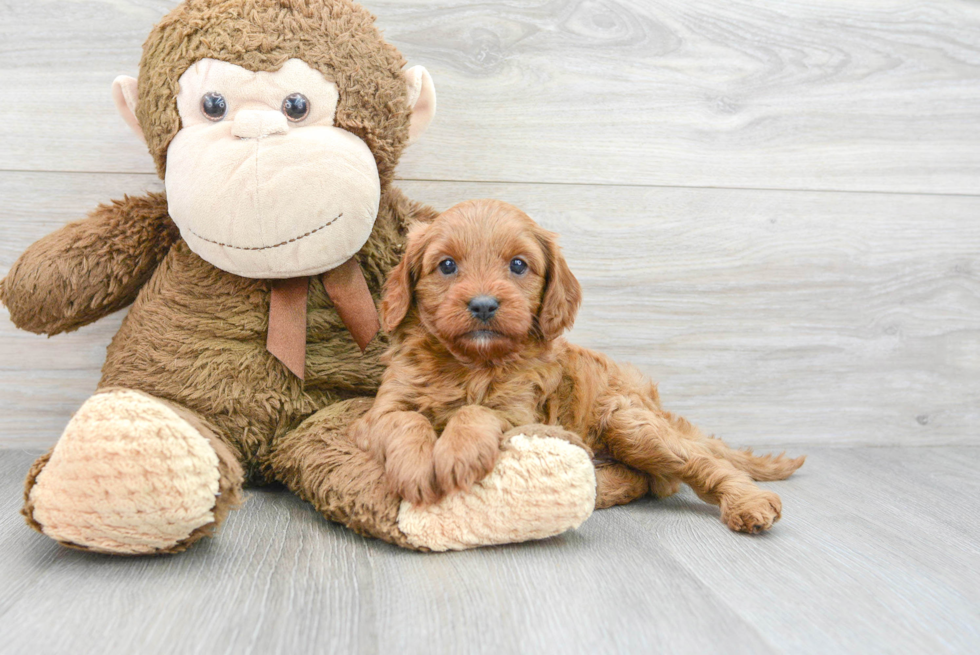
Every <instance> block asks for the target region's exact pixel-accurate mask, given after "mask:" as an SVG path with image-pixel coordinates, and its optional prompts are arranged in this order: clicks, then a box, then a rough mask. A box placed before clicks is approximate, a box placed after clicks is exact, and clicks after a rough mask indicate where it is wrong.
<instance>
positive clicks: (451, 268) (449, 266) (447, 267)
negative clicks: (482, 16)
mask: <svg viewBox="0 0 980 655" xmlns="http://www.w3.org/2000/svg"><path fill="white" fill-rule="evenodd" d="M439 272H440V273H442V274H443V275H452V274H453V273H455V272H456V262H455V261H453V258H452V257H446V258H445V259H443V260H442V261H441V262H439Z"/></svg>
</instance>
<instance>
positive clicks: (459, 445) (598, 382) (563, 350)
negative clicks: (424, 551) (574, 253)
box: [352, 200, 804, 532]
mask: <svg viewBox="0 0 980 655" xmlns="http://www.w3.org/2000/svg"><path fill="white" fill-rule="evenodd" d="M580 303H581V288H580V286H579V284H578V281H577V280H576V279H575V277H574V276H573V275H572V272H571V271H570V270H569V268H568V265H567V264H566V263H565V260H564V259H563V258H562V256H561V252H560V251H559V249H558V246H557V244H556V237H555V235H554V234H552V233H551V232H548V231H546V230H544V229H542V228H541V227H539V226H538V225H537V224H536V223H534V221H532V220H531V219H530V218H529V217H528V216H527V215H526V214H524V213H523V212H522V211H520V210H519V209H517V208H516V207H513V206H511V205H508V204H506V203H503V202H499V201H493V200H477V201H469V202H464V203H461V204H459V205H456V206H455V207H452V208H451V209H449V210H448V211H446V212H445V213H443V214H441V215H440V216H439V217H438V218H436V220H435V221H434V222H432V223H431V224H427V225H418V226H416V227H415V228H414V229H412V230H411V232H410V234H409V237H408V244H407V247H406V253H405V256H404V258H403V259H402V261H401V262H400V263H399V264H398V266H396V267H395V269H394V270H393V271H392V273H391V275H390V277H389V279H388V281H387V283H386V285H385V291H384V297H383V300H382V306H381V312H382V319H383V323H384V327H385V329H386V331H387V332H389V334H390V335H391V347H390V349H389V350H388V352H387V354H386V356H385V357H386V363H387V365H388V368H387V370H386V372H385V374H384V378H383V382H382V384H381V388H380V390H379V391H378V396H377V399H376V400H375V403H374V406H373V408H372V409H371V410H370V411H369V412H368V413H367V414H365V415H364V416H363V417H362V419H360V420H359V421H358V422H357V423H356V424H355V425H354V426H353V427H352V436H353V438H354V439H355V441H356V443H357V444H358V445H359V446H360V447H361V448H363V449H365V450H367V451H368V452H370V453H373V454H374V456H375V457H377V458H378V460H379V461H382V462H384V465H385V470H386V474H387V476H388V479H389V482H390V484H391V487H392V489H393V490H394V491H396V492H397V493H399V494H400V495H401V496H402V497H403V498H404V499H406V500H408V501H410V502H414V503H431V502H434V501H436V500H438V499H439V498H440V497H441V496H442V495H444V494H447V493H450V492H453V491H455V490H459V489H467V488H469V487H470V486H471V485H472V484H474V483H475V482H477V481H479V480H481V479H482V478H483V477H484V476H485V475H487V473H489V472H490V471H491V470H492V469H493V466H494V463H495V462H496V459H497V455H498V453H499V452H500V448H501V445H502V443H504V442H505V440H506V438H507V437H508V432H509V431H512V430H514V429H515V428H518V426H524V431H526V432H528V433H531V431H530V430H528V429H527V426H528V425H531V424H543V425H541V426H535V428H539V429H537V433H538V434H541V433H542V432H544V433H547V434H549V435H550V436H561V437H563V438H566V439H568V440H570V441H572V442H574V443H578V444H579V445H583V446H584V447H586V449H587V450H590V452H593V453H595V454H596V457H597V462H598V463H597V469H596V476H597V482H598V492H597V499H596V506H597V507H599V508H601V507H609V506H612V505H617V504H622V503H627V502H629V501H631V500H634V499H636V498H638V497H640V496H642V495H644V494H647V493H651V492H652V493H653V494H655V495H657V496H668V495H670V494H673V493H675V492H676V491H677V489H678V487H679V485H680V483H681V482H683V483H686V484H688V485H690V486H691V487H692V488H693V489H694V491H695V492H697V494H698V496H700V497H701V498H702V499H703V500H705V501H707V502H709V503H712V504H715V505H718V506H720V508H721V518H722V520H723V521H724V522H725V523H727V524H728V526H729V527H730V528H731V529H732V530H738V531H743V532H759V531H762V530H767V529H769V528H770V527H771V526H772V524H773V523H774V522H776V521H777V520H779V517H780V512H781V503H780V499H779V496H777V495H776V494H774V493H772V492H771V491H765V490H763V489H760V488H759V487H758V486H756V485H755V484H754V483H753V479H754V480H781V479H784V478H786V477H788V476H789V475H791V474H792V473H793V472H794V471H795V470H796V469H798V468H799V467H800V466H801V465H802V464H803V460H804V458H803V457H800V458H797V459H788V458H785V457H783V456H782V455H780V456H778V457H772V456H765V457H758V456H755V455H753V454H752V453H751V451H737V450H733V449H731V448H729V447H728V446H726V445H725V444H724V443H723V442H722V441H720V440H718V439H713V438H709V437H705V436H704V435H702V434H701V432H699V431H698V429H697V428H696V427H694V426H693V425H691V424H690V423H688V422H687V421H686V420H684V419H683V418H681V417H679V416H675V415H673V414H671V413H670V412H667V411H664V410H663V409H661V407H660V400H659V397H658V394H657V388H656V386H655V385H654V384H653V383H651V382H650V381H649V380H647V379H645V378H644V377H643V375H642V374H640V372H639V371H638V370H636V369H635V368H633V367H632V366H627V365H621V364H617V363H615V362H613V361H611V360H610V359H608V358H607V357H605V356H603V355H601V354H599V353H596V352H593V351H590V350H586V349H584V348H580V347H578V346H575V345H573V344H570V343H568V342H566V341H565V340H564V339H563V338H562V337H561V334H562V333H563V332H564V331H565V330H566V329H568V328H570V327H571V325H572V322H573V321H574V319H575V315H576V313H577V311H578V307H579V304H580ZM579 435H581V436H579ZM583 440H584V443H583Z"/></svg>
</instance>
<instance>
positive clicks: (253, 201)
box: [0, 0, 595, 554]
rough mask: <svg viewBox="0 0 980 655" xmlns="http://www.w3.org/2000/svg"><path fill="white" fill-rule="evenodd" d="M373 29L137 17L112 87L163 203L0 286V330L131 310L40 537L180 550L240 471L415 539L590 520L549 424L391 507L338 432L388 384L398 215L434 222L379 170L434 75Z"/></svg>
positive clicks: (212, 1) (275, 6) (87, 236)
mask: <svg viewBox="0 0 980 655" xmlns="http://www.w3.org/2000/svg"><path fill="white" fill-rule="evenodd" d="M373 22H374V17H373V16H372V15H371V14H370V13H368V12H367V11H366V10H364V9H363V8H361V7H360V6H358V5H356V4H354V3H352V2H350V1H349V0H188V1H187V2H185V3H184V4H181V5H180V6H178V7H177V8H176V9H174V10H173V11H172V12H171V13H170V14H169V15H167V16H166V17H165V18H164V19H163V20H162V21H161V22H160V23H159V24H158V25H157V26H156V27H155V28H154V29H153V31H152V32H151V34H150V36H149V38H148V39H147V41H146V44H145V46H144V50H143V57H142V60H141V63H140V72H139V80H138V81H137V80H135V79H132V78H125V77H121V78H118V79H117V80H116V81H115V83H114V86H113V97H114V99H115V102H116V105H117V107H118V108H119V110H120V111H121V113H122V115H123V117H124V118H125V119H126V121H127V122H128V124H129V125H130V126H131V127H132V128H133V130H134V131H135V132H136V134H137V135H138V136H140V137H141V138H142V139H144V141H145V142H146V144H147V146H148V148H149V151H150V154H151V155H152V156H153V159H154V161H155V162H156V166H157V170H158V173H159V175H160V177H161V178H163V179H164V182H165V187H166V193H165V194H163V193H149V194H147V195H144V196H141V197H126V198H124V199H123V200H121V201H114V202H112V203H111V204H107V205H102V206H100V207H99V208H97V209H96V210H95V211H94V212H93V213H92V214H91V215H90V216H89V217H88V218H87V219H86V220H83V221H80V222H77V223H73V224H70V225H67V226H66V227H64V228H62V229H61V230H59V231H57V232H55V233H53V234H51V235H49V236H47V237H45V238H44V239H41V240H40V241H38V242H37V243H35V244H34V245H32V246H31V247H30V248H28V250H27V251H26V252H25V253H24V254H23V255H22V256H21V257H20V259H18V260H17V262H16V263H15V264H14V265H13V266H12V267H11V269H10V272H9V274H8V275H7V277H6V279H4V280H3V281H2V282H0V299H2V301H3V303H4V304H5V305H6V306H7V307H8V308H9V311H10V317H11V319H12V320H13V321H14V323H16V324H17V325H18V326H19V327H21V328H24V329H27V330H31V331H33V332H38V333H43V334H49V335H53V334H57V333H59V332H65V331H70V330H74V329H76V328H78V327H80V326H82V325H85V324H87V323H90V322H92V321H95V320H97V319H98V318H100V317H102V316H105V315H107V314H109V313H110V312H113V311H116V310H118V309H120V308H123V307H125V306H127V305H129V304H131V303H132V308H131V309H130V311H129V314H128V315H127V317H126V319H125V321H124V322H123V325H122V327H121V329H120V330H119V333H118V334H117V335H116V336H115V338H114V339H113V340H112V343H111V345H110V346H109V348H108V353H107V358H106V362H105V365H104V367H103V371H102V373H103V374H102V379H101V381H100V382H99V386H98V391H97V393H96V395H94V396H93V397H92V398H90V399H89V400H88V401H86V402H85V403H84V404H83V405H82V406H81V408H79V410H78V412H77V413H76V414H75V415H74V416H73V418H72V419H71V421H70V422H69V423H68V425H67V427H66V428H65V432H64V434H63V435H62V437H61V438H60V440H59V441H58V443H57V445H55V447H54V448H53V449H52V450H51V451H50V452H49V453H47V454H46V455H44V456H42V457H41V458H40V459H38V460H37V462H36V463H35V464H34V466H33V467H32V468H31V471H30V473H29V475H28V479H27V483H26V488H25V504H24V509H23V513H24V515H25V517H26V518H27V521H28V523H29V524H30V525H31V526H33V527H34V528H35V529H37V530H39V531H40V532H42V533H44V534H45V535H47V536H49V537H51V538H52V539H55V540H57V541H59V542H60V543H62V544H65V545H67V546H72V547H78V548H85V549H91V550H95V551H101V552H107V553H122V554H138V553H161V552H176V551H180V550H183V549H185V548H187V547H188V546H189V545H190V544H192V543H194V542H195V541H197V540H198V539H200V538H201V537H202V536H205V535H210V534H212V533H213V532H214V531H215V529H216V528H217V527H218V526H219V525H220V524H221V522H222V521H223V520H224V518H225V517H226V516H227V514H228V512H229V510H231V509H233V508H235V507H236V506H237V505H238V504H239V502H240V501H241V499H242V486H243V484H247V483H252V484H265V483H270V482H274V481H278V482H282V483H284V484H285V485H286V486H288V488H289V489H291V490H292V491H293V492H295V493H296V494H298V495H299V496H301V497H302V498H304V499H306V500H308V501H310V502H311V503H313V505H314V506H315V507H316V508H317V509H318V510H319V511H320V512H321V513H322V514H323V515H324V516H326V517H327V518H328V519H331V520H334V521H338V522H340V523H343V524H345V525H347V526H348V527H350V528H352V529H353V530H355V531H357V532H359V533H361V534H365V535H371V536H375V537H379V538H381V539H384V540H386V541H389V542H391V543H395V544H398V545H400V546H404V547H408V548H415V549H420V550H445V549H451V548H453V549H455V548H466V547H473V546H479V545H484V544H493V543H504V542H514V541H521V540H526V539H533V538H541V537H546V536H550V535H554V534H558V533H560V532H563V531H564V530H567V529H569V528H571V527H575V526H577V525H579V524H580V523H581V522H582V521H583V520H584V519H585V518H587V517H588V516H589V514H590V513H591V511H592V508H593V505H594V502H595V472H594V469H593V466H592V463H591V460H590V459H589V456H588V454H587V453H586V452H585V451H584V450H582V449H581V448H578V447H576V446H574V445H571V444H570V443H568V442H566V441H563V440H561V439H559V438H556V437H554V436H548V435H547V434H546V432H547V429H545V428H534V429H531V428H529V429H524V430H522V429H520V428H519V429H517V430H515V431H514V434H515V436H514V438H513V439H511V441H510V442H509V443H508V444H507V445H506V446H505V450H504V452H503V453H502V455H501V457H500V459H499V461H498V464H497V466H496V467H495V469H494V470H493V471H492V472H491V474H490V475H489V476H488V477H487V478H486V479H485V480H484V481H483V482H482V483H480V484H479V485H477V486H475V487H473V488H472V489H471V490H469V491H468V492H463V493H458V494H455V495H453V496H450V497H447V498H446V499H444V500H443V501H442V502H441V503H439V504H436V505H431V506H413V505H410V504H408V503H405V502H402V501H401V500H400V499H399V497H398V496H396V495H394V494H393V493H392V492H391V491H389V490H388V487H387V485H386V481H385V477H384V469H383V465H382V464H378V463H376V462H375V461H374V459H373V458H371V457H369V456H368V455H367V454H366V453H364V452H362V451H361V450H359V449H358V448H356V447H355V446H354V445H353V444H352V442H351V441H350V439H349V438H348V436H347V432H346V430H347V426H348V424H349V423H350V422H351V421H352V420H354V419H355V418H357V417H359V416H360V415H361V414H363V413H364V411H366V409H367V408H368V407H369V406H370V404H371V402H372V401H371V398H370V396H372V395H373V394H374V392H375V391H376V389H377V386H378V383H379V380H380V377H381V372H382V365H381V364H380V362H379V358H378V356H379V353H381V352H382V350H383V349H384V347H385V344H386V340H385V338H384V337H383V335H377V332H378V319H377V313H376V309H375V308H376V302H377V300H378V297H379V294H380V289H381V285H382V283H383V280H384V277H385V275H386V274H387V272H388V271H389V270H390V269H391V268H392V267H394V265H395V264H396V263H397V262H398V260H399V259H400V257H401V255H402V253H403V250H404V239H405V233H406V227H407V225H408V224H409V223H410V222H412V221H428V220H431V219H432V217H434V216H435V214H436V212H435V211H433V210H432V209H430V208H428V207H425V206H423V205H420V204H418V203H415V202H412V201H410V200H408V199H407V198H405V197H404V196H403V195H402V193H401V192H399V191H398V190H397V189H396V188H394V187H393V186H392V178H393V176H394V170H395V165H396V163H397V162H398V158H399V156H400V154H401V152H402V150H403V148H404V147H405V145H406V144H407V143H409V142H410V141H412V140H413V139H415V138H417V137H418V136H419V134H421V133H422V131H423V130H424V129H425V127H426V125H427V124H428V122H429V120H430V119H431V117H432V115H433V113H434V110H435V94H434V91H433V86H432V80H431V79H430V77H429V75H428V73H427V72H426V71H425V70H424V69H423V68H421V67H415V68H411V69H408V70H404V71H403V66H404V61H403V59H402V57H401V55H400V54H399V53H398V51H397V50H396V49H395V48H394V47H392V46H391V45H389V44H387V43H386V42H385V41H384V40H383V39H382V37H381V35H380V34H379V32H378V31H377V29H376V28H375V26H374V24H373ZM523 433H528V434H523ZM530 433H534V434H533V435H532V434H530ZM535 435H536V436H535Z"/></svg>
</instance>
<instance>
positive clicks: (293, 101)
mask: <svg viewBox="0 0 980 655" xmlns="http://www.w3.org/2000/svg"><path fill="white" fill-rule="evenodd" d="M282 113H284V114H286V118H288V119H289V120H291V121H293V122H294V123H295V122H297V121H301V120H303V119H304V118H306V117H307V116H308V115H309V113H310V101H309V100H307V99H306V96H304V95H303V94H302V93H294V94H292V95H288V96H286V99H285V100H283V101H282Z"/></svg>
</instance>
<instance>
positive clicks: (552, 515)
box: [398, 435, 596, 551]
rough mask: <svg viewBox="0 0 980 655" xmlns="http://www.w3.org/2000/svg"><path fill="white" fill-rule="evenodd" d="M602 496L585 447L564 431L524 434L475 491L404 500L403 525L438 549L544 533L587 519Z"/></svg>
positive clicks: (416, 539)
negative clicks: (420, 502)
mask: <svg viewBox="0 0 980 655" xmlns="http://www.w3.org/2000/svg"><path fill="white" fill-rule="evenodd" d="M595 499H596V477H595V469H594V467H593V466H592V459H591V457H590V455H589V454H588V453H586V451H585V450H583V449H582V448H579V447H578V446H575V445H572V444H571V443H569V442H568V441H566V440H564V439H560V438H556V437H533V436H532V437H529V436H526V435H518V436H515V437H513V438H511V440H510V441H509V442H508V443H507V444H505V445H504V446H503V449H502V452H501V453H500V458H499V459H498V460H497V464H496V466H495V467H494V469H493V471H492V472H491V473H490V475H488V476H487V477H486V478H484V479H483V480H482V481H480V482H478V483H477V484H475V485H474V486H473V487H472V488H471V489H470V490H469V491H467V492H458V493H454V494H451V495H449V496H446V497H445V498H443V499H442V500H441V501H439V502H438V503H436V504H434V505H429V506H415V505H412V504H410V503H408V502H403V503H402V504H401V508H400V510H399V513H398V528H399V529H400V530H401V531H402V532H403V533H404V534H405V535H406V537H407V538H408V541H409V542H410V543H411V544H412V545H413V546H415V547H416V548H423V549H429V550H435V551H445V550H463V549H466V548H474V547H476V546H488V545H493V544H505V543H514V542H520V541H528V540H531V539H543V538H545V537H551V536H554V535H557V534H561V533H562V532H565V531H566V530H570V529H573V528H577V527H578V526H579V525H581V524H582V522H583V521H585V519H587V518H588V517H589V516H590V515H591V514H592V510H593V508H594V507H595Z"/></svg>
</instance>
